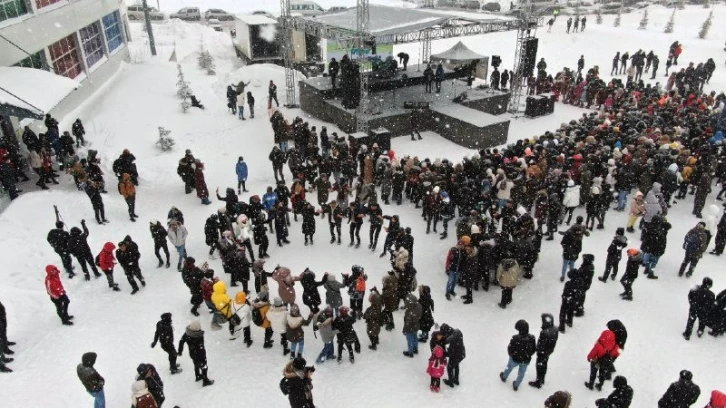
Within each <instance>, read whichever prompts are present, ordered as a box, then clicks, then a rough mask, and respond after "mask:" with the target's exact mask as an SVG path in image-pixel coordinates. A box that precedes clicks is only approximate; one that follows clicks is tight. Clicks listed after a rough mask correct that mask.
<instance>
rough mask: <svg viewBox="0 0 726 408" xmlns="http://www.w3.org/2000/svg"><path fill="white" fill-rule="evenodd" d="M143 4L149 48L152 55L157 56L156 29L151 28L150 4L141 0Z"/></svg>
mask: <svg viewBox="0 0 726 408" xmlns="http://www.w3.org/2000/svg"><path fill="white" fill-rule="evenodd" d="M157 1H158V0H157ZM141 4H143V6H144V20H146V32H147V33H149V48H151V55H152V56H156V42H155V41H154V31H153V30H152V28H151V17H150V16H149V6H148V4H146V0H141Z"/></svg>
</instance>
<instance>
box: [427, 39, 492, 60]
mask: <svg viewBox="0 0 726 408" xmlns="http://www.w3.org/2000/svg"><path fill="white" fill-rule="evenodd" d="M431 58H432V59H437V60H449V61H472V60H478V59H482V58H486V57H485V56H484V55H481V54H477V53H475V52H474V51H472V50H470V49H469V48H468V47H467V46H466V45H464V43H462V42H461V41H459V42H458V43H456V45H454V46H453V47H451V48H450V49H448V50H447V51H444V52H441V53H439V54H434V55H432V56H431Z"/></svg>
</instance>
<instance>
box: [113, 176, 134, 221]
mask: <svg viewBox="0 0 726 408" xmlns="http://www.w3.org/2000/svg"><path fill="white" fill-rule="evenodd" d="M118 192H119V194H121V195H122V196H123V198H124V200H126V205H127V206H128V207H129V218H130V219H131V221H133V222H136V218H138V215H136V186H134V183H133V182H132V181H131V175H130V174H129V173H124V174H123V175H122V176H121V181H119V183H118Z"/></svg>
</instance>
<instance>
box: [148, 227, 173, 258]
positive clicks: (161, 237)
mask: <svg viewBox="0 0 726 408" xmlns="http://www.w3.org/2000/svg"><path fill="white" fill-rule="evenodd" d="M149 230H150V231H151V238H152V239H153V240H154V255H156V258H157V259H158V260H159V265H158V266H157V268H161V266H162V265H164V260H163V259H162V258H161V254H159V250H160V249H163V250H164V254H166V267H167V268H168V267H169V266H170V263H169V246H168V244H167V243H166V237H167V235H169V234H168V233H167V232H166V229H165V228H164V227H163V226H162V225H161V222H159V221H151V222H150V223H149Z"/></svg>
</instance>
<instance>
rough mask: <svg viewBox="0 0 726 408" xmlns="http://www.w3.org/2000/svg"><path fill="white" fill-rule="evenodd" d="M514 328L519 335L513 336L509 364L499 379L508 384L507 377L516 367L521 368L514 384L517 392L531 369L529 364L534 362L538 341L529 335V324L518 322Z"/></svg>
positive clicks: (510, 344)
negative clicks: (533, 356)
mask: <svg viewBox="0 0 726 408" xmlns="http://www.w3.org/2000/svg"><path fill="white" fill-rule="evenodd" d="M514 328H515V329H516V330H517V334H515V335H514V336H512V339H511V340H510V341H509V346H508V347H507V354H509V362H508V363H507V367H506V368H505V369H504V371H502V372H501V373H499V379H501V380H502V382H507V377H509V374H510V373H511V372H512V370H514V367H519V370H518V371H517V379H516V380H514V383H513V384H512V388H514V391H517V389H519V384H521V383H522V380H524V374H525V373H526V372H527V367H529V363H530V362H531V361H532V355H534V353H535V352H536V351H537V340H535V338H534V336H533V335H531V334H529V324H528V323H527V322H526V321H524V320H518V321H517V323H515V325H514Z"/></svg>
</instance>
